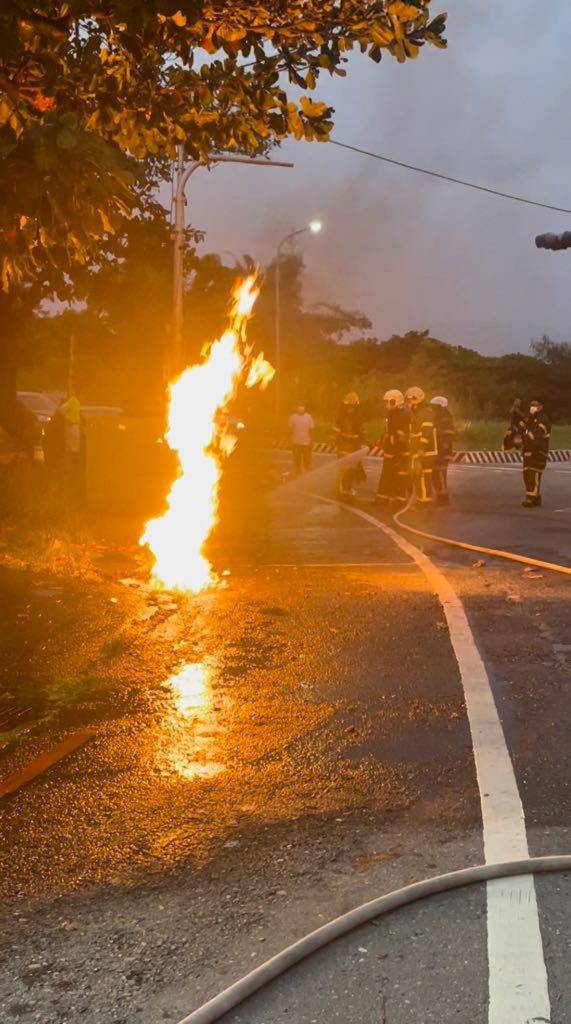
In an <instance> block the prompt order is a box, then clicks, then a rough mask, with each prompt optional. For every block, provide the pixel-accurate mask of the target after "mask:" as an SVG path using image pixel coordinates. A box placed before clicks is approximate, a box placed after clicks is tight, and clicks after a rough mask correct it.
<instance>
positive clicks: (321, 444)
mask: <svg viewBox="0 0 571 1024" xmlns="http://www.w3.org/2000/svg"><path fill="white" fill-rule="evenodd" d="M271 447H272V448H274V449H277V450H278V451H289V450H290V449H291V444H290V442H289V441H287V440H282V441H278V442H277V444H272V445H271ZM336 450H337V449H336V447H335V445H334V444H332V442H331V441H318V442H316V444H314V445H313V451H314V452H315V453H317V454H318V455H333V454H335V452H336ZM382 454H383V452H382V448H381V447H380V445H378V444H374V445H371V447H370V448H369V450H368V452H367V458H373V459H375V458H381V456H382ZM452 461H453V462H456V463H462V464H464V465H469V466H512V465H513V466H519V465H521V462H522V456H521V452H504V451H484V450H482V451H461V452H455V453H454V455H453V457H452ZM547 461H548V462H571V449H569V448H554V449H553V451H550V452H549V454H548V456H547Z"/></svg>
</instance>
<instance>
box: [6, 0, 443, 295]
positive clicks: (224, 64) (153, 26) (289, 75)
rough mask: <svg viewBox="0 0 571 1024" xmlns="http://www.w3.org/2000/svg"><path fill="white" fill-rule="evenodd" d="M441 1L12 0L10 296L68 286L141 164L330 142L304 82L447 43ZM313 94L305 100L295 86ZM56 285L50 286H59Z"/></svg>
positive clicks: (123, 206) (322, 110) (129, 199)
mask: <svg viewBox="0 0 571 1024" xmlns="http://www.w3.org/2000/svg"><path fill="white" fill-rule="evenodd" d="M429 9H430V0H410V2H408V3H405V2H403V0H344V2H343V3H342V4H340V3H339V2H338V0H288V2H287V3H286V2H283V0H145V3H141V2H139V0H99V2H98V0H65V2H64V0H3V3H2V5H1V9H0V241H1V249H2V264H1V281H2V288H3V289H4V291H5V292H7V291H9V290H11V289H15V288H18V287H21V286H22V285H25V284H27V283H28V282H29V281H31V280H42V281H44V280H45V281H46V285H47V284H48V283H49V284H51V287H53V288H56V289H57V288H61V289H65V285H66V275H67V273H68V272H69V268H70V266H71V265H72V264H73V263H74V262H76V261H79V262H82V263H86V262H87V261H88V260H89V259H90V256H91V254H92V253H93V252H94V251H96V250H97V246H98V244H99V242H100V240H101V239H102V238H103V237H104V236H105V235H107V234H108V233H110V232H113V231H114V230H116V228H117V223H118V221H119V220H120V218H121V217H123V216H126V215H128V214H129V212H130V208H131V204H132V203H133V201H134V199H133V196H132V190H131V185H132V182H133V177H132V176H133V173H134V172H133V166H132V162H133V159H142V158H144V157H146V156H148V155H160V154H165V155H167V156H170V157H172V156H173V155H174V152H175V149H176V146H177V144H178V143H180V142H181V141H182V142H184V143H185V145H186V147H187V151H188V153H189V155H191V156H192V157H193V158H195V159H199V160H203V161H205V162H207V161H208V160H209V158H210V157H211V156H212V154H214V153H216V152H219V151H222V150H224V151H227V150H230V151H231V150H239V151H241V152H244V153H249V154H254V153H258V152H260V151H263V150H265V149H267V148H268V147H269V146H271V145H272V144H274V143H275V142H277V141H279V140H280V139H283V138H285V137H286V136H287V135H290V134H291V135H294V136H295V137H296V138H298V139H301V138H305V139H307V140H313V139H317V140H320V141H324V140H326V139H327V138H328V136H329V132H330V130H331V127H332V121H331V115H332V110H331V109H330V108H329V107H327V106H326V104H324V103H321V102H314V101H313V100H311V99H309V98H308V96H307V95H305V91H308V90H309V91H311V90H313V89H314V88H315V86H316V84H317V80H318V78H319V76H320V74H321V73H322V72H324V71H325V72H328V73H329V74H336V75H344V74H345V73H346V72H345V69H344V68H343V67H342V65H343V63H344V62H345V61H346V55H347V53H348V52H349V51H350V50H352V49H353V48H354V47H359V48H360V49H361V50H362V51H363V52H365V53H367V54H368V56H369V57H370V58H371V59H372V60H374V61H379V60H380V59H381V56H382V54H383V51H386V52H387V53H390V54H391V55H392V56H394V57H395V58H396V59H397V60H398V61H401V62H402V61H405V60H406V58H414V57H416V56H417V54H418V51H419V48H420V47H421V46H422V45H423V44H424V43H426V42H428V43H432V44H434V45H436V46H444V45H445V42H444V39H443V31H444V26H445V15H440V16H438V17H436V18H434V19H432V20H430V13H429ZM286 82H289V84H290V85H292V86H295V87H296V88H299V89H302V90H304V94H303V95H302V96H301V98H300V99H299V101H298V100H297V99H296V100H294V99H293V98H292V96H291V95H290V94H288V91H287V89H286V88H285V87H284V86H285V83H286ZM48 279H49V282H48Z"/></svg>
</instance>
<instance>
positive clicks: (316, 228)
mask: <svg viewBox="0 0 571 1024" xmlns="http://www.w3.org/2000/svg"><path fill="white" fill-rule="evenodd" d="M307 226H308V228H309V230H310V231H311V233H312V235H318V234H319V232H320V231H321V229H322V227H323V224H322V222H321V221H320V220H310V222H309V224H308V225H307Z"/></svg>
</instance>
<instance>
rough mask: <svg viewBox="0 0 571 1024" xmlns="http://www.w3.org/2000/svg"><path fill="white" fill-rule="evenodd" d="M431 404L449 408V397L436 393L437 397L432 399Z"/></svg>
mask: <svg viewBox="0 0 571 1024" xmlns="http://www.w3.org/2000/svg"><path fill="white" fill-rule="evenodd" d="M430 404H431V405H439V406H440V407H441V409H447V408H448V399H447V398H445V397H444V395H436V397H435V398H433V399H432V400H431V402H430Z"/></svg>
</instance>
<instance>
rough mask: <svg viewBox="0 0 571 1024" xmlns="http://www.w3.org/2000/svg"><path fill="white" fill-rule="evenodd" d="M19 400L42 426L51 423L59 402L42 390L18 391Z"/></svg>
mask: <svg viewBox="0 0 571 1024" xmlns="http://www.w3.org/2000/svg"><path fill="white" fill-rule="evenodd" d="M17 397H18V400H19V401H20V402H21V403H22V405H24V406H25V407H26V409H28V411H29V412H31V413H32V415H33V417H34V419H35V420H36V423H37V424H38V426H39V427H40V428H43V427H45V425H46V423H49V421H50V420H51V418H52V416H53V415H54V413H55V411H56V409H57V402H55V401H54V400H53V398H50V397H49V396H48V395H44V394H42V392H41V391H18V394H17Z"/></svg>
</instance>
